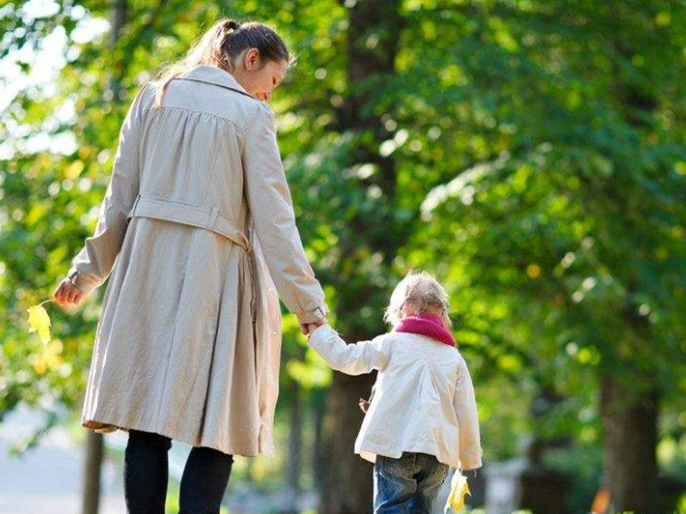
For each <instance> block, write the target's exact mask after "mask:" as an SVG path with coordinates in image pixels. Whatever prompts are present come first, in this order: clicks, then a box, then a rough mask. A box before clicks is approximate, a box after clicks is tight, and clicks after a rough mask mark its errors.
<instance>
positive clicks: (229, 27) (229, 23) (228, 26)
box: [224, 20, 241, 32]
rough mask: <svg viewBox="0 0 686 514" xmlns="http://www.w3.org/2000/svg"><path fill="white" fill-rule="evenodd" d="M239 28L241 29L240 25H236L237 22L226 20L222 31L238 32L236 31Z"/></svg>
mask: <svg viewBox="0 0 686 514" xmlns="http://www.w3.org/2000/svg"><path fill="white" fill-rule="evenodd" d="M240 28H241V24H240V23H238V22H237V21H234V20H228V21H227V22H226V23H225V24H224V30H225V31H226V32H229V31H233V30H238V29H240Z"/></svg>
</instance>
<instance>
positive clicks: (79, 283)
mask: <svg viewBox="0 0 686 514" xmlns="http://www.w3.org/2000/svg"><path fill="white" fill-rule="evenodd" d="M67 278H68V279H69V281H70V282H71V283H72V285H73V286H74V287H76V288H77V289H78V290H80V291H81V292H82V293H83V294H84V296H85V295H89V294H90V293H91V292H92V291H93V289H95V288H96V287H97V286H98V284H95V283H93V282H89V281H88V280H86V278H85V277H84V276H83V275H81V274H80V273H79V272H78V271H77V270H76V268H71V269H70V270H69V273H67Z"/></svg>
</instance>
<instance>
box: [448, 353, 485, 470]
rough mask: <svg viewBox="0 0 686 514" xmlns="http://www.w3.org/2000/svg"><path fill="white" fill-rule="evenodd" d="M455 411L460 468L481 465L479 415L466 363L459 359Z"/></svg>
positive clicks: (473, 467)
mask: <svg viewBox="0 0 686 514" xmlns="http://www.w3.org/2000/svg"><path fill="white" fill-rule="evenodd" d="M453 403H454V405H455V412H456V413H457V422H458V425H459V428H460V462H461V464H462V469H476V468H480V467H481V456H482V451H481V436H480V435H479V416H478V413H477V410H476V397H475V395H474V386H473V384H472V378H471V376H470V375H469V370H468V369H467V363H466V362H465V361H464V359H460V365H459V368H458V371H457V383H456V386H455V399H454V401H453Z"/></svg>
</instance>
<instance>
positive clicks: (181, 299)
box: [55, 20, 327, 514]
mask: <svg viewBox="0 0 686 514" xmlns="http://www.w3.org/2000/svg"><path fill="white" fill-rule="evenodd" d="M289 64H290V55H289V52H288V49H287V48H286V45H285V44H284V42H283V41H282V39H281V38H280V37H279V36H278V35H277V34H276V32H274V31H273V30H272V29H271V28H269V27H267V26H265V25H263V24H260V23H247V24H243V25H241V24H238V23H236V22H234V21H231V20H222V21H220V22H219V23H217V24H216V25H215V26H214V27H212V28H211V29H210V30H209V31H208V32H207V33H206V34H205V36H204V37H203V38H202V40H201V41H200V42H199V43H198V44H197V45H196V46H195V47H194V48H192V49H191V51H190V52H189V53H188V55H187V57H186V58H185V59H184V60H182V61H181V62H180V63H178V64H177V65H175V66H173V67H172V68H171V69H170V70H169V71H168V72H167V73H166V74H164V75H163V76H162V78H161V80H159V81H158V82H156V83H153V84H147V85H145V86H144V87H143V88H142V89H141V90H140V91H139V93H138V95H137V96H136V98H135V100H134V101H133V103H132V105H131V107H130V109H129V112H128V114H127V116H126V119H125V121H124V124H123V126H122V129H121V133H120V140H119V148H118V151H117V154H116V157H115V162H114V169H113V172H112V177H111V181H110V184H109V187H108V190H107V193H106V195H105V199H104V201H103V203H102V206H101V208H100V215H99V219H98V225H97V228H96V230H95V233H94V235H93V236H92V237H89V238H88V239H87V240H86V243H85V246H84V248H83V249H82V250H81V251H80V252H79V254H78V255H77V256H76V257H75V258H74V260H73V261H72V264H73V266H72V268H71V269H70V270H69V273H68V276H67V278H66V279H64V280H63V281H62V283H61V284H60V285H59V287H58V288H57V290H56V291H55V298H56V300H57V301H58V302H59V303H60V304H62V305H69V304H78V303H79V302H80V301H81V299H82V298H83V297H84V296H85V295H88V294H89V293H90V292H91V291H92V290H93V289H94V288H95V287H97V286H99V285H100V284H102V282H104V280H105V279H106V278H107V277H108V275H109V274H110V272H111V277H110V280H109V283H108V286H107V290H106V292H105V296H104V299H103V306H102V312H101V316H100V320H99V323H98V328H97V339H96V342H95V348H94V352H93V360H92V364H91V369H90V375H89V378H88V385H87V389H86V397H85V403H84V407H83V414H82V419H81V422H82V424H83V426H84V427H87V428H91V429H94V430H98V431H111V430H116V429H117V428H119V429H123V430H125V431H128V433H129V440H128V445H127V448H126V455H125V461H124V478H125V490H126V501H127V506H128V509H129V512H130V513H131V514H138V513H158V512H159V513H163V512H164V504H165V496H166V488H167V480H168V464H167V450H168V449H169V448H170V446H171V440H172V439H175V440H178V441H184V442H187V443H189V444H191V445H193V446H194V448H193V449H192V450H191V454H190V456H189V459H188V462H187V464H186V468H185V470H184V474H183V477H182V483H181V496H180V504H181V505H180V507H181V511H180V512H181V513H183V514H191V513H203V514H206V513H210V512H219V505H220V501H221V498H222V496H223V494H224V491H225V489H226V485H227V483H228V479H229V474H230V471H231V463H232V455H234V454H239V455H245V456H253V455H259V454H267V455H271V454H272V453H273V442H272V424H273V415H274V407H275V403H276V397H277V393H278V389H277V388H278V371H279V350H280V344H281V332H280V321H281V319H280V309H279V303H278V297H277V296H276V292H275V290H274V283H275V284H276V289H278V292H279V293H280V295H281V297H282V298H283V301H284V303H285V304H286V306H287V307H288V309H289V310H290V311H291V312H293V313H295V314H296V315H297V317H298V319H299V321H300V323H301V326H302V327H303V328H302V330H303V333H307V328H306V327H307V324H308V323H315V324H321V323H323V321H324V316H325V315H326V312H327V307H326V305H325V303H324V294H323V291H322V289H321V287H320V285H319V283H318V282H317V280H316V279H315V277H314V274H313V272H312V268H311V267H310V265H309V263H308V262H307V259H306V258H305V254H304V251H303V247H302V243H301V241H300V237H299V234H298V231H297V228H296V225H295V217H294V213H293V207H292V204H291V196H290V192H289V189H288V185H287V182H286V180H285V177H284V172H283V166H282V164H281V159H280V156H279V150H278V146H277V143H276V136H275V131H274V117H273V114H272V112H271V111H270V109H269V108H268V107H267V106H266V105H265V104H264V103H263V101H268V100H269V99H270V98H271V95H272V91H273V89H274V88H275V87H276V86H277V85H278V84H279V83H280V82H281V81H282V80H283V77H284V75H285V73H286V70H287V69H288V66H289ZM258 240H259V241H258ZM115 259H116V264H117V265H116V266H115V265H114V264H115ZM272 279H273V281H274V283H272Z"/></svg>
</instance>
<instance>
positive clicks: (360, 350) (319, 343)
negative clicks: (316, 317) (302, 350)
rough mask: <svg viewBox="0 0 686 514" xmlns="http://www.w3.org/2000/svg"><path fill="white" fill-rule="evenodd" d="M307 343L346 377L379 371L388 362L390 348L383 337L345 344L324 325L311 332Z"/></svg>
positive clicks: (335, 333) (333, 331)
mask: <svg viewBox="0 0 686 514" xmlns="http://www.w3.org/2000/svg"><path fill="white" fill-rule="evenodd" d="M309 343H310V346H311V347H312V349H313V350H314V351H316V352H317V353H318V354H319V355H320V356H321V357H322V358H323V359H324V360H325V361H326V363H327V364H328V365H329V366H331V367H332V368H333V369H335V370H337V371H342V372H343V373H346V374H348V375H362V374H363V373H370V372H371V371H372V370H374V369H377V370H379V371H381V370H383V369H384V368H385V367H386V365H387V364H388V361H389V360H390V347H389V345H388V342H387V341H386V338H384V337H383V336H378V337H375V338H374V339H372V340H371V341H360V342H359V343H354V344H346V342H345V341H343V339H341V338H340V336H339V335H338V333H337V332H336V331H335V330H334V329H332V328H331V327H330V326H328V325H324V326H322V327H319V328H317V329H316V330H315V331H314V332H312V334H311V335H310V339H309Z"/></svg>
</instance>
